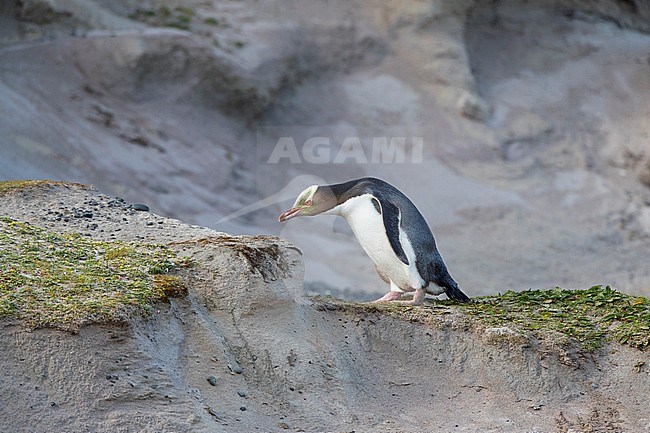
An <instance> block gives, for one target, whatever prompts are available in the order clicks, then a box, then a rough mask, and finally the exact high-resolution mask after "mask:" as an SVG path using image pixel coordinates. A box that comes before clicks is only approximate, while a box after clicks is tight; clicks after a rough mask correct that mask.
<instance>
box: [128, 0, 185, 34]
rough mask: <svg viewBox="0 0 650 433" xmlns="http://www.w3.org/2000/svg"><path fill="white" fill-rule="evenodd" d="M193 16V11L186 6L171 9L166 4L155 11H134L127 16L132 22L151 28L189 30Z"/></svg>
mask: <svg viewBox="0 0 650 433" xmlns="http://www.w3.org/2000/svg"><path fill="white" fill-rule="evenodd" d="M194 16H195V12H194V9H192V8H190V7H186V6H176V7H171V6H169V5H167V4H163V5H160V6H159V7H158V8H156V9H136V10H135V11H134V12H133V13H131V14H129V18H130V19H132V20H136V21H140V22H143V23H146V24H149V25H152V26H162V27H174V28H177V29H181V30H189V29H190V25H191V24H192V20H193V18H194Z"/></svg>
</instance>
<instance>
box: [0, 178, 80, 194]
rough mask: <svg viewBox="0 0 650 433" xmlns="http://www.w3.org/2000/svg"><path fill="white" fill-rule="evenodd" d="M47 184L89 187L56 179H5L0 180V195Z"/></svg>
mask: <svg viewBox="0 0 650 433" xmlns="http://www.w3.org/2000/svg"><path fill="white" fill-rule="evenodd" d="M47 185H51V186H73V187H78V188H87V187H86V186H85V185H82V184H80V183H73V182H59V181H54V180H4V181H0V195H3V194H7V193H11V192H15V191H20V190H24V189H29V188H36V187H41V186H47Z"/></svg>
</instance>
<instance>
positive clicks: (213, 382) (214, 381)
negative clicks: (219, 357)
mask: <svg viewBox="0 0 650 433" xmlns="http://www.w3.org/2000/svg"><path fill="white" fill-rule="evenodd" d="M208 382H209V383H210V385H212V386H217V378H216V377H215V376H210V377H208Z"/></svg>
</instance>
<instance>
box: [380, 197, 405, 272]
mask: <svg viewBox="0 0 650 433" xmlns="http://www.w3.org/2000/svg"><path fill="white" fill-rule="evenodd" d="M379 203H380V204H381V216H382V218H383V220H384V229H385V230H386V236H388V242H390V246H391V247H392V248H393V252H395V255H396V256H397V257H398V258H399V259H400V260H401V261H402V263H404V264H405V265H408V264H409V259H408V258H407V257H406V253H404V249H403V248H402V244H401V243H400V241H399V208H398V207H397V206H395V205H394V204H392V203H390V202H389V201H387V200H381V199H380V200H379Z"/></svg>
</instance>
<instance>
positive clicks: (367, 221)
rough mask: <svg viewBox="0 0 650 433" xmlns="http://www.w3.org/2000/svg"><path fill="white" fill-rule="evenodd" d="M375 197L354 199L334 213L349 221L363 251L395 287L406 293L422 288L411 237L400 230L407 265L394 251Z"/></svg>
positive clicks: (368, 196)
mask: <svg viewBox="0 0 650 433" xmlns="http://www.w3.org/2000/svg"><path fill="white" fill-rule="evenodd" d="M372 198H373V197H372V195H370V194H364V195H360V196H358V197H353V198H351V199H349V200H347V201H346V202H345V203H343V204H341V205H339V206H337V207H336V208H334V209H333V211H334V212H332V213H338V214H339V215H341V216H343V217H344V218H345V219H346V220H347V222H348V224H349V225H350V228H351V229H352V231H353V232H354V235H355V236H356V238H357V240H358V241H359V244H360V245H361V247H362V248H363V250H364V251H365V252H366V254H368V256H369V257H370V259H371V260H372V261H373V262H374V263H375V265H376V266H377V268H379V269H380V270H381V272H382V273H384V274H385V275H386V277H388V278H389V279H390V280H391V281H392V282H393V283H394V285H395V286H397V287H398V288H400V289H402V290H404V291H412V290H414V289H416V288H420V287H422V285H423V284H424V281H423V280H422V277H420V274H419V273H418V271H417V267H416V265H415V252H414V250H413V247H412V246H411V243H410V242H409V240H408V237H407V236H406V234H405V233H404V232H403V231H402V229H401V228H400V233H399V240H400V244H401V245H402V249H403V250H404V253H405V254H406V258H407V259H408V261H409V264H408V265H407V264H405V263H404V262H402V261H401V260H400V259H399V257H397V255H396V254H395V252H394V251H393V248H392V247H391V245H390V242H389V241H388V236H387V235H386V228H385V227H384V220H383V218H382V216H381V214H380V213H379V212H377V209H376V208H375V206H374V205H373V203H372Z"/></svg>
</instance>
